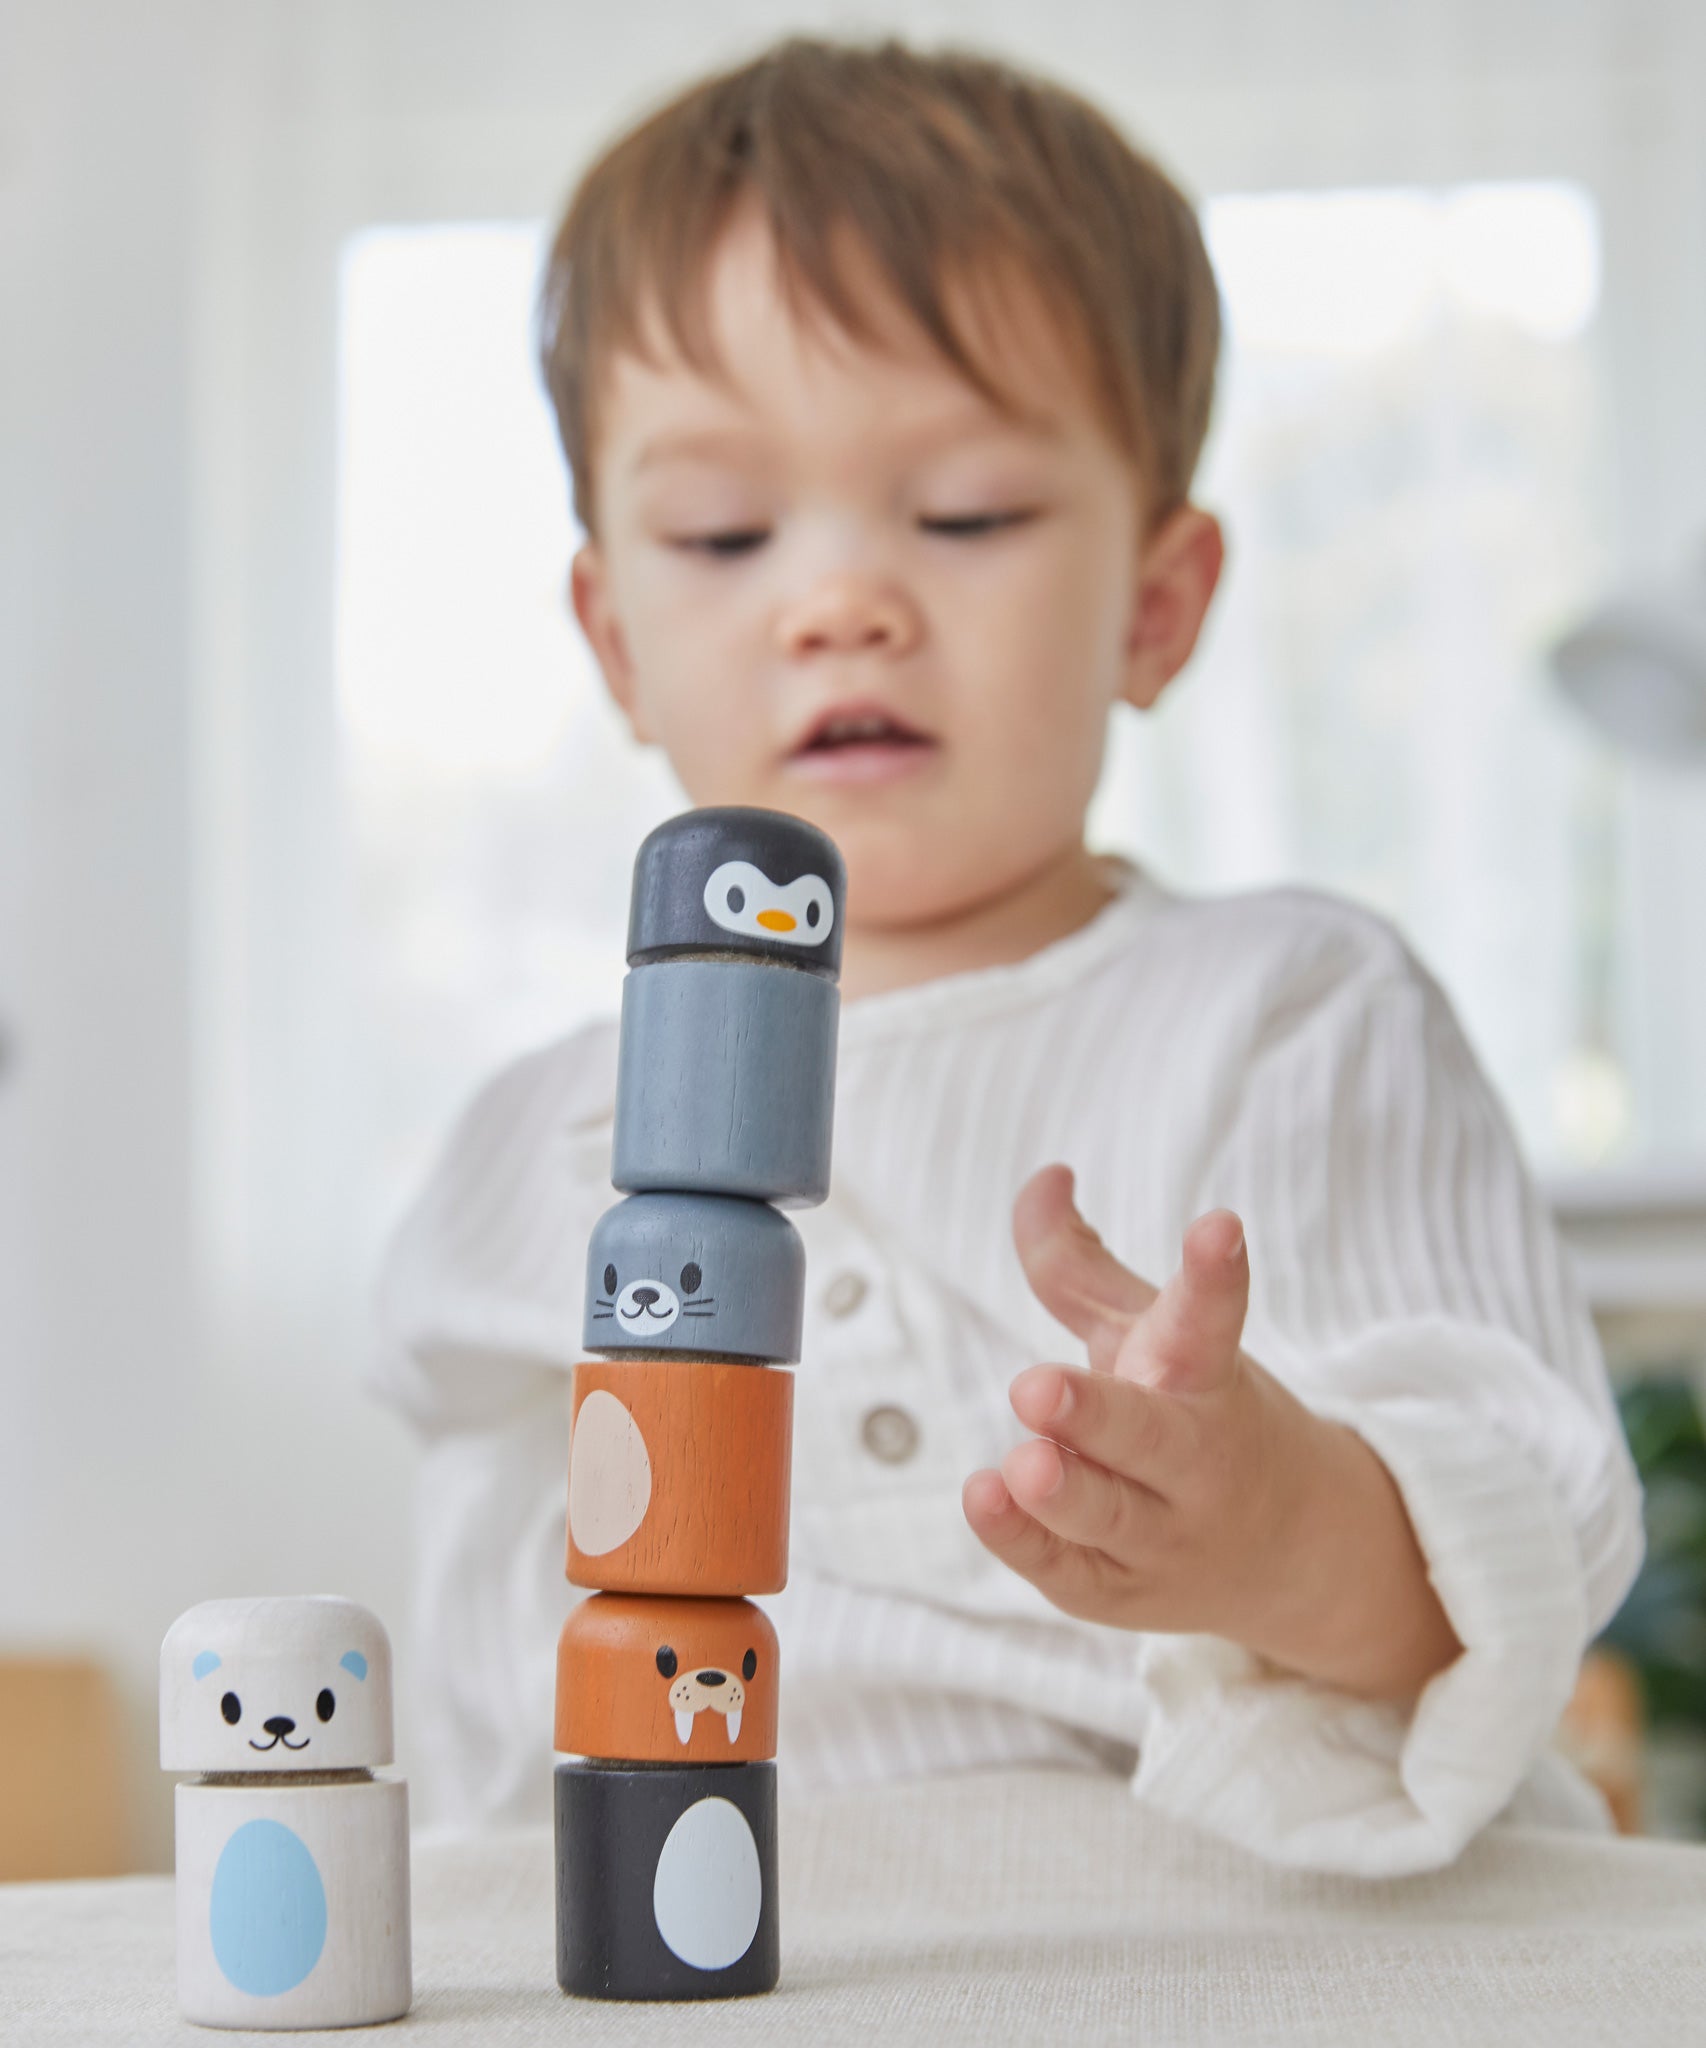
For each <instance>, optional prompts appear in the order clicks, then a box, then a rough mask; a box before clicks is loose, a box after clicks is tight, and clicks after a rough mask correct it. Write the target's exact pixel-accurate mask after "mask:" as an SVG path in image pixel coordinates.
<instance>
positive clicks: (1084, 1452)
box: [1008, 1365, 1192, 1494]
mask: <svg viewBox="0 0 1706 2048" xmlns="http://www.w3.org/2000/svg"><path fill="white" fill-rule="evenodd" d="M1008 1398H1009V1400H1011V1402H1012V1404H1013V1413H1014V1414H1015V1415H1017V1416H1018V1418H1019V1420H1020V1421H1021V1422H1022V1423H1024V1425H1025V1427H1026V1428H1027V1429H1034V1430H1035V1431H1036V1432H1037V1434H1038V1435H1039V1436H1046V1437H1052V1438H1053V1439H1054V1441H1055V1442H1056V1443H1057V1444H1064V1445H1065V1446H1066V1448H1067V1449H1068V1450H1070V1451H1076V1452H1078V1453H1079V1455H1080V1456H1082V1457H1086V1458H1091V1459H1093V1460H1094V1461H1095V1462H1096V1463H1097V1464H1098V1465H1103V1466H1106V1467H1107V1469H1108V1470H1109V1471H1110V1472H1118V1473H1121V1474H1123V1476H1124V1477H1126V1478H1127V1479H1133V1480H1136V1481H1138V1482H1139V1483H1140V1484H1141V1485H1144V1486H1146V1487H1148V1488H1149V1489H1150V1490H1151V1491H1152V1492H1154V1493H1158V1494H1166V1493H1168V1492H1169V1491H1170V1490H1171V1489H1170V1488H1169V1486H1168V1484H1167V1480H1168V1477H1169V1475H1170V1474H1173V1473H1176V1472H1177V1471H1178V1470H1179V1469H1180V1467H1181V1465H1182V1463H1183V1462H1184V1461H1185V1460H1187V1459H1188V1458H1189V1457H1190V1456H1191V1454H1192V1453H1191V1446H1190V1444H1189V1443H1187V1442H1185V1441H1183V1435H1184V1432H1183V1430H1182V1428H1181V1419H1180V1416H1179V1414H1178V1409H1177V1404H1176V1403H1172V1402H1169V1400H1168V1399H1167V1397H1166V1396H1165V1395H1164V1394H1156V1393H1154V1392H1153V1391H1152V1390H1151V1389H1150V1388H1148V1387H1144V1386H1139V1385H1137V1384H1136V1383H1135V1382H1134V1381H1132V1380H1129V1379H1116V1378H1115V1377H1114V1376H1113V1375H1112V1374H1111V1373H1102V1372H1082V1371H1079V1370H1078V1369H1077V1368H1075V1367H1073V1366H1069V1365H1032V1366H1027V1367H1026V1369H1025V1370H1024V1371H1023V1372H1022V1373H1020V1375H1019V1376H1018V1378H1017V1379H1016V1380H1015V1381H1014V1382H1013V1384H1012V1387H1011V1388H1010V1389H1009V1391H1008Z"/></svg>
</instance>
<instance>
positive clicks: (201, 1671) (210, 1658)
mask: <svg viewBox="0 0 1706 2048" xmlns="http://www.w3.org/2000/svg"><path fill="white" fill-rule="evenodd" d="M190 1669H191V1670H192V1671H193V1672H194V1673H195V1675H196V1677H197V1678H205V1677H206V1676H207V1674H208V1673H209V1672H210V1671H217V1670H218V1669H219V1658H218V1655H217V1654H216V1653H215V1652H214V1651H212V1650H203V1651H202V1653H201V1655H200V1656H199V1657H198V1658H197V1659H196V1660H195V1662H194V1663H193V1664H192V1665H191V1666H190Z"/></svg>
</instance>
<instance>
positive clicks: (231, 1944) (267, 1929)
mask: <svg viewBox="0 0 1706 2048" xmlns="http://www.w3.org/2000/svg"><path fill="white" fill-rule="evenodd" d="M209 1931H210V1933H211V1934H212V1936H213V1953H214V1957H215V1959H216V1960H217V1962H218V1964H219V1967H220V1968H221V1969H222V1970H223V1971H224V1972H225V1975H226V1976H227V1977H228V1978H229V1979H230V1981H231V1982H232V1983H233V1984H234V1985H236V1987H237V1989H238V1990H239V1991H247V1992H249V1993H250V1994H251V1995H252V1996H254V1997H256V1998H276V1997H277V1996H278V1995H279V1993H280V1992H281V1991H293V1990H294V1989H295V1988H296V1986H297V1985H298V1984H300V1983H301V1982H302V1980H303V1978H304V1977H306V1976H307V1975H308V1972H309V1971H310V1970H312V1969H313V1967H314V1965H315V1964H316V1963H317V1962H318V1961H319V1960H320V1951H321V1950H322V1949H323V1948H324V1947H325V1946H326V1887H325V1885H324V1884H322V1883H321V1881H320V1872H319V1868H318V1866H317V1865H316V1863H315V1861H314V1858H313V1857H312V1856H311V1855H310V1854H309V1852H308V1849H307V1847H306V1846H305V1844H304V1843H303V1840H302V1837H301V1836H300V1835H297V1834H294V1833H293V1832H292V1831H291V1830H290V1829H289V1828H287V1827H286V1826H285V1825H284V1824H283V1822H282V1821H276V1820H251V1821H245V1822H244V1824H243V1826H242V1827H240V1828H239V1829H238V1830H237V1831H236V1833H235V1834H234V1835H233V1836H232V1837H231V1839H230V1841H228V1842H227V1843H226V1844H225V1847H224V1848H223V1849H222V1850H221V1851H220V1852H219V1863H218V1867H217V1868H216V1869H215V1871H214V1873H213V1900H212V1904H211V1906H210V1908H209Z"/></svg>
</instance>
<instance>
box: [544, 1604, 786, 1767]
mask: <svg viewBox="0 0 1706 2048" xmlns="http://www.w3.org/2000/svg"><path fill="white" fill-rule="evenodd" d="M776 1676H777V1658H776V1631H775V1630H774V1629H773V1628H772V1627H771V1625H770V1621H769V1618H768V1617H767V1616H766V1615H765V1613H764V1611H763V1609H762V1608H758V1607H755V1606H753V1604H752V1602H751V1601H750V1600H673V1599H645V1598H635V1597H632V1596H630V1595H628V1594H623V1593H595V1594H594V1595H593V1596H592V1598H591V1599H590V1600H583V1601H582V1602H581V1603H580V1605H579V1606H578V1607H577V1608H576V1609H575V1611H574V1612H573V1613H572V1614H571V1615H570V1616H569V1618H568V1620H567V1621H566V1622H565V1623H564V1624H563V1632H562V1634H561V1636H560V1637H559V1638H558V1640H557V1722H556V1747H557V1748H558V1749H559V1750H561V1751H563V1752H564V1753H565V1754H567V1755H570V1756H587V1757H599V1758H604V1759H608V1760H611V1761H616V1762H623V1763H660V1764H735V1763H750V1762H755V1761H757V1760H759V1759H761V1758H765V1757H773V1756H774V1755H775V1754H776Z"/></svg>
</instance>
